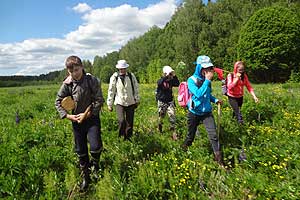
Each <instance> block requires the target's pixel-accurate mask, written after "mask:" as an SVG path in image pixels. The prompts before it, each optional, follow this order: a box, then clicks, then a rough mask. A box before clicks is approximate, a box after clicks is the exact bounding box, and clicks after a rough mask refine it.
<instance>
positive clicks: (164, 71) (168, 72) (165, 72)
mask: <svg viewBox="0 0 300 200" xmlns="http://www.w3.org/2000/svg"><path fill="white" fill-rule="evenodd" d="M172 72H174V70H173V69H172V68H171V67H170V66H164V67H163V73H164V74H166V75H169V74H170V73H172Z"/></svg>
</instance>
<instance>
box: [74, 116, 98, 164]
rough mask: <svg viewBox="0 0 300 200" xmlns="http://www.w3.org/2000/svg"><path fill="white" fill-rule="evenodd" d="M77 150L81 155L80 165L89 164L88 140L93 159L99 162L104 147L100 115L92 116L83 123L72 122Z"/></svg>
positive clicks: (79, 155)
mask: <svg viewBox="0 0 300 200" xmlns="http://www.w3.org/2000/svg"><path fill="white" fill-rule="evenodd" d="M72 126H73V133H74V142H75V152H76V154H77V155H78V157H79V163H80V166H87V165H88V164H89V154H88V142H89V143H90V153H91V160H92V161H93V162H99V159H100V154H101V151H102V148H103V144H102V139H101V123H100V118H99V116H93V115H92V116H91V117H89V118H88V119H86V120H85V121H83V122H82V123H81V124H79V123H77V122H72Z"/></svg>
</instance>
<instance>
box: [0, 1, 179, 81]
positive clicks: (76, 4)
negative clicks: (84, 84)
mask: <svg viewBox="0 0 300 200" xmlns="http://www.w3.org/2000/svg"><path fill="white" fill-rule="evenodd" d="M178 3H179V0H127V1H125V0H81V1H78V0H51V1H41V0H0V27H1V32H0V33H1V34H0V76H10V75H40V74H47V73H49V72H50V71H56V70H62V69H63V68H64V62H65V59H66V58H67V57H68V56H70V55H77V56H79V57H80V58H81V59H83V60H87V59H89V60H90V61H91V62H93V59H94V57H95V56H96V55H99V56H103V55H105V54H107V53H110V52H112V51H117V50H119V49H120V48H121V47H122V46H124V45H125V44H126V43H127V42H128V40H130V39H131V38H134V37H137V36H140V35H142V34H143V33H145V32H146V31H148V30H149V28H151V27H152V26H154V25H156V26H158V27H160V28H163V27H164V26H165V25H166V23H167V22H168V21H169V20H170V19H171V16H172V15H173V14H174V12H175V10H176V7H177V5H178Z"/></svg>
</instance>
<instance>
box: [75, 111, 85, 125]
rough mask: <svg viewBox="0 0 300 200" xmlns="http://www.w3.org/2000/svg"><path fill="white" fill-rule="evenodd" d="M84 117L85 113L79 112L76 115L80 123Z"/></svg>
mask: <svg viewBox="0 0 300 200" xmlns="http://www.w3.org/2000/svg"><path fill="white" fill-rule="evenodd" d="M82 118H84V113H79V114H77V115H76V119H77V122H78V123H80V122H81V120H82Z"/></svg>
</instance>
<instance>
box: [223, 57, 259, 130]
mask: <svg viewBox="0 0 300 200" xmlns="http://www.w3.org/2000/svg"><path fill="white" fill-rule="evenodd" d="M244 86H246V88H247V90H248V91H249V93H250V94H251V95H252V97H253V99H254V101H255V103H258V98H257V97H256V95H255V93H254V90H253V88H252V86H251V84H250V82H249V79H248V76H247V74H246V73H245V64H244V62H243V61H237V62H236V63H235V64H234V69H233V73H230V74H228V76H227V96H228V101H229V104H230V106H231V107H232V109H233V115H234V116H235V117H236V119H237V121H238V123H240V124H243V117H242V114H241V107H242V105H243V96H244Z"/></svg>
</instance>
